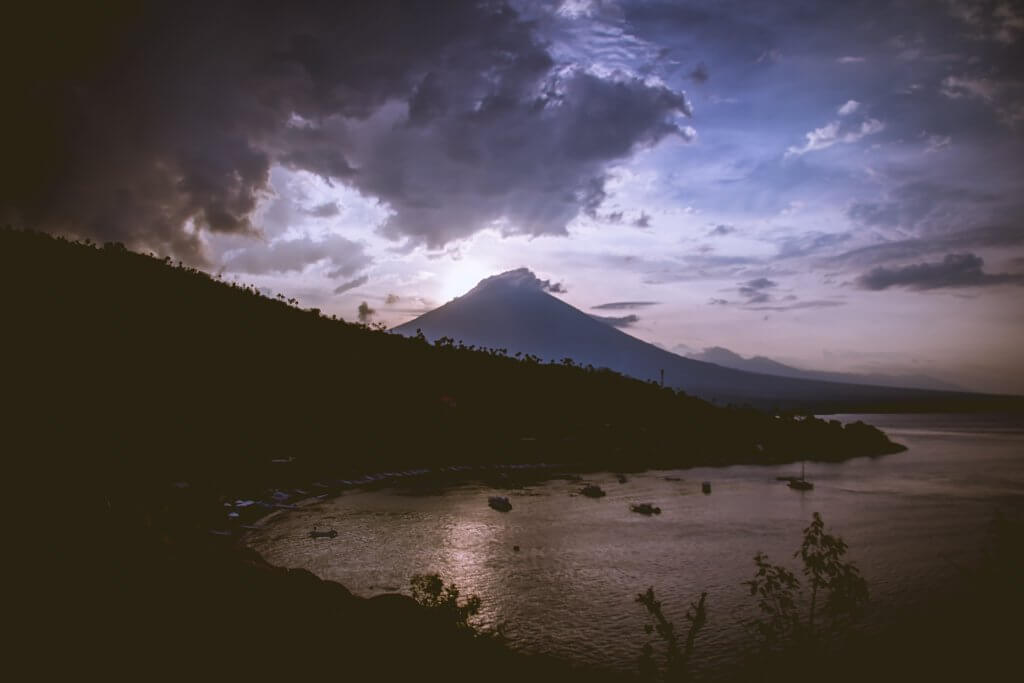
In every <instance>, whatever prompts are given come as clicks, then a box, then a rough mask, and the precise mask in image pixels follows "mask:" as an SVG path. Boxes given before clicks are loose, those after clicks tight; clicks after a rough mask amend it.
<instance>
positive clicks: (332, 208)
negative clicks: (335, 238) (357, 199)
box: [305, 202, 341, 218]
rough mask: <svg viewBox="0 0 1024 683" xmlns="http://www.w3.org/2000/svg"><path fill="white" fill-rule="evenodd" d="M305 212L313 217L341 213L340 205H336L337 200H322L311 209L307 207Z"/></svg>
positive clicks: (326, 216) (325, 216)
mask: <svg viewBox="0 0 1024 683" xmlns="http://www.w3.org/2000/svg"><path fill="white" fill-rule="evenodd" d="M305 213H307V214H309V215H310V216H313V217H314V218H331V217H332V216H337V215H338V214H339V213H341V207H339V206H338V202H324V203H323V204H317V205H316V206H314V207H313V208H312V209H307V210H306V212H305Z"/></svg>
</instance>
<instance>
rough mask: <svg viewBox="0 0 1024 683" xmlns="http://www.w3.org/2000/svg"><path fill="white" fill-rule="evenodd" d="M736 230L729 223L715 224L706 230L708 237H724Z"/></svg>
mask: <svg viewBox="0 0 1024 683" xmlns="http://www.w3.org/2000/svg"><path fill="white" fill-rule="evenodd" d="M734 232H736V228H734V227H733V226H731V225H716V226H715V227H713V228H712V229H711V230H708V237H725V236H726V235H731V234H732V233H734Z"/></svg>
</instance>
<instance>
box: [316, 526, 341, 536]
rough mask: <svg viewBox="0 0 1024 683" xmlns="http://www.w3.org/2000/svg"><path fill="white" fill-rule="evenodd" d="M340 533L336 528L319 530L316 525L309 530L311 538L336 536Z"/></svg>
mask: <svg viewBox="0 0 1024 683" xmlns="http://www.w3.org/2000/svg"><path fill="white" fill-rule="evenodd" d="M337 535H338V532H337V531H335V530H334V529H328V530H327V531H318V530H317V528H316V527H313V530H312V531H310V532H309V537H310V538H334V537H336V536H337Z"/></svg>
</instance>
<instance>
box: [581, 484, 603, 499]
mask: <svg viewBox="0 0 1024 683" xmlns="http://www.w3.org/2000/svg"><path fill="white" fill-rule="evenodd" d="M580 494H582V495H584V496H586V497H587V498H601V497H602V496H604V495H605V493H604V491H603V490H602V489H601V487H600V486H598V485H597V484H587V485H586V486H584V487H583V488H582V489H580Z"/></svg>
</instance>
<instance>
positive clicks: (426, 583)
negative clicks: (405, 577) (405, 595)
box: [410, 574, 482, 629]
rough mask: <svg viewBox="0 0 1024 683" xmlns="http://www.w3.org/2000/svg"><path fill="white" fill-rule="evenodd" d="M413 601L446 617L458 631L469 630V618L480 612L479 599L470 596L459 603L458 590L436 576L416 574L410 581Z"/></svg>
mask: <svg viewBox="0 0 1024 683" xmlns="http://www.w3.org/2000/svg"><path fill="white" fill-rule="evenodd" d="M410 585H411V587H412V597H413V600H415V601H416V602H418V603H419V604H420V605H423V606H424V607H427V608H429V609H431V610H437V611H438V612H440V613H442V614H444V615H446V617H447V618H448V619H450V620H451V622H452V623H453V624H454V625H455V626H457V627H458V628H460V629H471V628H472V627H471V626H470V624H469V619H470V617H474V616H476V615H477V614H478V613H479V612H480V606H481V604H482V602H481V600H480V597H479V596H477V595H470V596H469V597H468V598H465V599H464V600H462V601H461V602H460V601H459V596H460V593H459V588H458V586H456V585H455V584H454V583H450V584H448V585H447V586H445V585H444V580H443V579H441V577H440V575H438V574H416V575H414V576H413V577H412V579H411V580H410Z"/></svg>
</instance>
